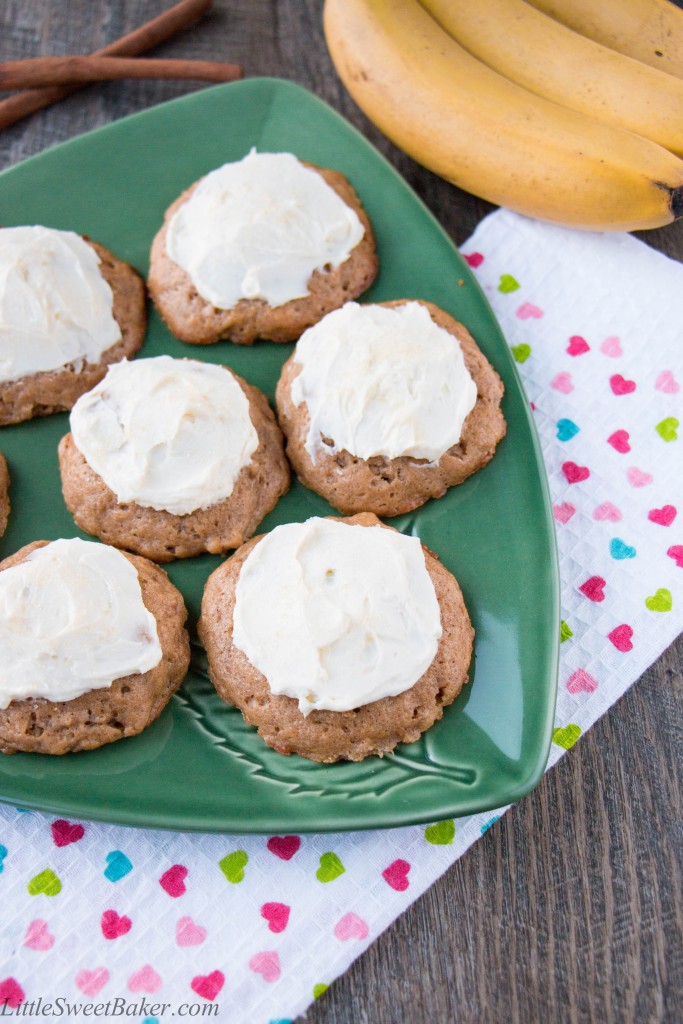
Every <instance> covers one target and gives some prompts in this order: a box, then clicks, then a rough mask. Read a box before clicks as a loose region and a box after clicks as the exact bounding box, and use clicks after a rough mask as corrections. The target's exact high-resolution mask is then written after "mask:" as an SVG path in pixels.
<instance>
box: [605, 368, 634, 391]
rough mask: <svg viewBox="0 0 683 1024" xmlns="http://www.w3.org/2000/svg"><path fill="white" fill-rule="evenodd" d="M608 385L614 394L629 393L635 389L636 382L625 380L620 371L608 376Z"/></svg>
mask: <svg viewBox="0 0 683 1024" xmlns="http://www.w3.org/2000/svg"><path fill="white" fill-rule="evenodd" d="M609 386H610V387H611V389H612V392H613V394H615V395H630V394H631V392H633V391H635V390H636V382H635V381H634V380H626V378H625V377H622V376H621V374H620V373H615V374H614V376H612V377H610V379H609Z"/></svg>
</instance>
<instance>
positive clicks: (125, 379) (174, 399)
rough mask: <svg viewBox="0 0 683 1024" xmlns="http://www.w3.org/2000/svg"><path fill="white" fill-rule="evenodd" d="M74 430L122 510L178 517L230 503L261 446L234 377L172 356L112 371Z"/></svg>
mask: <svg viewBox="0 0 683 1024" xmlns="http://www.w3.org/2000/svg"><path fill="white" fill-rule="evenodd" d="M70 422H71V432H72V435H73V439H74V443H75V445H76V447H77V448H78V450H79V451H80V453H81V455H82V456H83V457H84V459H85V460H86V462H87V463H88V465H89V466H90V467H91V468H92V469H94V470H95V472H96V473H98V474H99V476H100V477H101V478H102V479H103V480H104V482H105V484H106V485H107V487H109V489H110V490H112V491H113V492H114V494H115V495H116V498H117V500H118V502H119V504H125V503H126V502H130V501H134V502H136V503H137V504H138V505H144V506H146V507H148V508H154V509H157V510H166V511H167V512H172V513H173V514H174V515H179V516H181V515H186V514H187V513H188V512H194V511H195V510H196V509H200V508H208V507H209V506H210V505H215V504H216V503H217V502H219V501H223V500H224V499H225V498H228V497H229V496H230V495H231V494H232V491H233V487H234V486H235V481H236V479H237V477H238V476H239V474H240V472H241V470H242V468H243V467H244V466H246V465H248V463H249V462H250V461H251V457H252V455H253V453H254V452H255V451H256V449H257V448H258V445H259V438H258V434H257V432H256V428H255V427H254V425H253V423H252V422H251V417H250V415H249V400H248V399H247V397H246V395H245V394H244V392H243V391H242V388H241V387H240V385H239V384H238V383H237V381H236V380H235V378H234V377H233V375H232V373H231V372H230V371H229V370H227V369H226V368H225V367H223V366H214V365H212V364H211V363H200V362H198V361H196V360H194V359H172V358H171V357H170V356H157V357H156V358H155V359H137V360H135V362H132V363H129V362H127V361H126V360H123V361H122V362H120V363H115V364H114V365H113V366H110V367H109V370H108V372H107V375H106V377H105V378H104V380H102V381H101V382H100V383H99V384H98V385H97V386H96V387H94V388H93V389H92V391H89V392H88V393H87V394H85V395H83V396H82V397H81V398H79V399H78V401H77V402H76V404H75V406H74V407H73V409H72V411H71V420H70Z"/></svg>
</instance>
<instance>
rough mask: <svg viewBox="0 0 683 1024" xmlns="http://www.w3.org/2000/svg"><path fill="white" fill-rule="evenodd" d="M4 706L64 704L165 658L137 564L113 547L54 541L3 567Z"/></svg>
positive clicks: (0, 681)
mask: <svg viewBox="0 0 683 1024" xmlns="http://www.w3.org/2000/svg"><path fill="white" fill-rule="evenodd" d="M0 650H1V651H2V658H0V708H6V707H7V706H8V704H9V703H10V702H11V701H13V700H23V699H24V698H25V697H44V698H45V699H46V700H52V701H66V700H73V699H74V697H80V696H81V694H83V693H87V692H88V691H89V690H101V689H104V688H105V687H107V686H111V684H112V683H113V682H114V680H115V679H122V678H123V677H124V676H128V675H132V674H134V673H138V672H147V671H149V669H151V668H154V666H155V665H158V664H159V662H160V661H161V657H162V652H161V646H160V644H159V637H158V635H157V625H156V620H155V618H154V616H153V615H152V614H151V612H149V611H147V609H146V608H145V605H144V604H143V601H142V592H141V590H140V582H139V580H138V574H137V572H136V571H135V568H134V567H133V565H131V563H130V562H129V561H128V559H127V558H126V557H125V556H124V555H122V554H121V552H120V551H117V550H116V549H115V548H110V547H107V546H106V545H104V544H95V543H91V542H88V541H83V540H78V539H75V540H56V541H53V542H52V543H51V544H48V545H47V546H46V547H42V548H36V550H35V551H33V552H31V554H30V555H28V556H27V558H26V559H25V561H23V562H22V563H21V564H20V565H15V566H13V567H12V568H10V569H4V570H3V571H2V572H0Z"/></svg>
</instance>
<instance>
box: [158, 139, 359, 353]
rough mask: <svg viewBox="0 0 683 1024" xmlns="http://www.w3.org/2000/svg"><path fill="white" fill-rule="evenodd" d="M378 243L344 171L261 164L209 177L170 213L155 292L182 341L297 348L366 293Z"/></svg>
mask: <svg viewBox="0 0 683 1024" xmlns="http://www.w3.org/2000/svg"><path fill="white" fill-rule="evenodd" d="M376 274H377V255H376V252H375V241H374V236H373V233H372V228H371V226H370V221H369V220H368V217H367V214H366V213H365V211H364V209H363V207H362V205H361V202H360V200H359V199H358V196H357V195H356V193H355V192H354V190H353V188H352V186H351V185H350V184H349V182H348V181H347V179H346V178H345V177H344V176H343V175H342V174H340V173H339V172H338V171H334V170H328V169H325V168H321V167H314V166H313V165H311V164H306V163H303V162H301V161H299V160H298V159H297V158H296V157H295V156H293V155H292V154H291V153H256V152H255V151H254V150H252V151H251V152H250V153H249V154H248V155H247V156H245V157H244V158H243V159H242V160H238V161H236V162H234V163H228V164H224V165H223V166H222V167H219V168H217V169H216V170H214V171H211V173H210V174H207V175H206V176H205V177H204V178H202V179H200V181H198V182H196V183H195V184H194V185H192V186H191V187H190V188H189V189H187V191H186V192H184V193H183V194H182V195H181V196H180V198H179V199H177V200H176V202H174V203H173V205H172V206H171V207H170V208H169V209H168V211H167V213H166V218H165V221H164V225H163V227H162V228H161V230H160V231H159V233H158V234H157V236H156V238H155V239H154V242H153V244H152V252H151V258H150V270H149V279H148V285H149V290H150V293H151V295H152V299H153V300H154V303H155V305H156V306H157V308H158V310H159V312H160V313H161V315H162V317H163V318H164V320H165V321H166V323H167V324H168V327H169V328H170V330H171V331H172V332H173V334H175V335H176V337H178V338H180V339H181V340H182V341H186V342H189V343H191V344H196V345H208V344H212V343H213V342H216V341H220V340H221V339H229V340H230V341H234V342H237V343H238V344H241V345H251V344H252V342H254V341H255V340H256V339H257V338H266V339H269V340H270V341H292V340H293V339H295V338H298V337H299V335H300V334H301V332H302V331H304V330H305V329H306V327H309V326H310V325H311V324H314V323H315V322H316V321H317V320H319V319H320V318H321V317H322V316H324V314H325V313H327V312H328V311H329V310H331V309H336V308H337V307H338V306H341V305H342V304H343V303H344V302H346V301H348V300H349V299H354V298H356V297H357V296H358V295H360V294H361V293H362V292H364V291H365V290H366V288H368V287H369V286H370V284H371V283H372V281H373V280H374V278H375V276H376Z"/></svg>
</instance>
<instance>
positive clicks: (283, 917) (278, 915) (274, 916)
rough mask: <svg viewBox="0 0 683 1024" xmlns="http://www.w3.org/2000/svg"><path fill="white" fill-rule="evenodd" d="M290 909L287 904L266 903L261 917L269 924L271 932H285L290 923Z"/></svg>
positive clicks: (262, 908)
mask: <svg viewBox="0 0 683 1024" xmlns="http://www.w3.org/2000/svg"><path fill="white" fill-rule="evenodd" d="M290 909H291V908H290V907H288V906H287V904H286V903H264V904H263V906H262V907H261V917H262V918H264V920H266V921H267V922H268V927H269V928H270V930H271V932H275V933H276V934H277V933H278V932H283V931H284V930H285V928H286V927H287V923H288V921H289V912H290Z"/></svg>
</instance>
